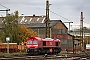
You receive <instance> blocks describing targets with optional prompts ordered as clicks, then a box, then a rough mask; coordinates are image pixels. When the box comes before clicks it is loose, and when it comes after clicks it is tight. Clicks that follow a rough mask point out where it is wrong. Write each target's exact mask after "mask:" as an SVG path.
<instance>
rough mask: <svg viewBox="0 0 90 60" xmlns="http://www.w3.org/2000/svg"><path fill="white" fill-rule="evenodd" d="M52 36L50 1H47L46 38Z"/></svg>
mask: <svg viewBox="0 0 90 60" xmlns="http://www.w3.org/2000/svg"><path fill="white" fill-rule="evenodd" d="M47 37H48V38H50V19H49V1H48V0H47V1H46V38H47Z"/></svg>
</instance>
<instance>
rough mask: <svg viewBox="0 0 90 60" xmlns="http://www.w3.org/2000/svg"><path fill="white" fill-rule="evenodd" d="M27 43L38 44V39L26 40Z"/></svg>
mask: <svg viewBox="0 0 90 60" xmlns="http://www.w3.org/2000/svg"><path fill="white" fill-rule="evenodd" d="M27 44H38V41H37V40H33V41H32V40H29V41H27Z"/></svg>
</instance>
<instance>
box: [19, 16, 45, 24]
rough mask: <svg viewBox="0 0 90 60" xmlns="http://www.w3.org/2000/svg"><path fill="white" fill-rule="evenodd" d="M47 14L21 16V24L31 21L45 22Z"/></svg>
mask: <svg viewBox="0 0 90 60" xmlns="http://www.w3.org/2000/svg"><path fill="white" fill-rule="evenodd" d="M45 19H46V17H45V16H35V15H34V16H20V17H19V19H18V23H19V24H30V23H43V22H44V21H45Z"/></svg>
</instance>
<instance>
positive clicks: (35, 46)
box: [26, 36, 61, 54]
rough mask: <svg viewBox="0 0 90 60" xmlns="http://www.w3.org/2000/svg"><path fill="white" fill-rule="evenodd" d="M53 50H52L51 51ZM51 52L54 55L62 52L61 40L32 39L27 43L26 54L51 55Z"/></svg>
mask: <svg viewBox="0 0 90 60" xmlns="http://www.w3.org/2000/svg"><path fill="white" fill-rule="evenodd" d="M51 49H52V50H51ZM50 50H51V51H52V53H53V54H58V53H60V51H61V47H60V40H59V39H52V38H44V39H43V38H39V37H34V36H32V37H30V38H28V39H27V42H26V52H27V53H28V54H49V53H50Z"/></svg>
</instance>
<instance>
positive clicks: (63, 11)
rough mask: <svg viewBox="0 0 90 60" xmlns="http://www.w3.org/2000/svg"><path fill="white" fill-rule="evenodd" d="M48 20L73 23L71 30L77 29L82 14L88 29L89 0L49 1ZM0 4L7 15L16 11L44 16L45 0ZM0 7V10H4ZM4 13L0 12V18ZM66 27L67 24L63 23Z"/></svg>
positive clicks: (3, 0)
mask: <svg viewBox="0 0 90 60" xmlns="http://www.w3.org/2000/svg"><path fill="white" fill-rule="evenodd" d="M49 3H50V4H52V5H51V6H50V11H52V12H50V19H52V20H53V19H54V20H55V19H58V20H61V21H63V22H71V21H72V22H73V23H72V24H71V25H72V26H71V28H73V27H75V28H79V25H80V13H81V12H83V16H84V26H85V27H90V0H49ZM0 4H2V5H3V6H5V7H7V8H9V9H10V12H9V13H13V12H15V11H16V10H18V11H19V15H21V14H24V15H30V16H31V15H33V14H35V15H37V16H38V15H45V12H46V11H45V9H46V0H0ZM5 7H2V6H1V5H0V9H6V8H5ZM1 15H5V12H0V16H1ZM65 24H66V25H67V27H68V23H65Z"/></svg>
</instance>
